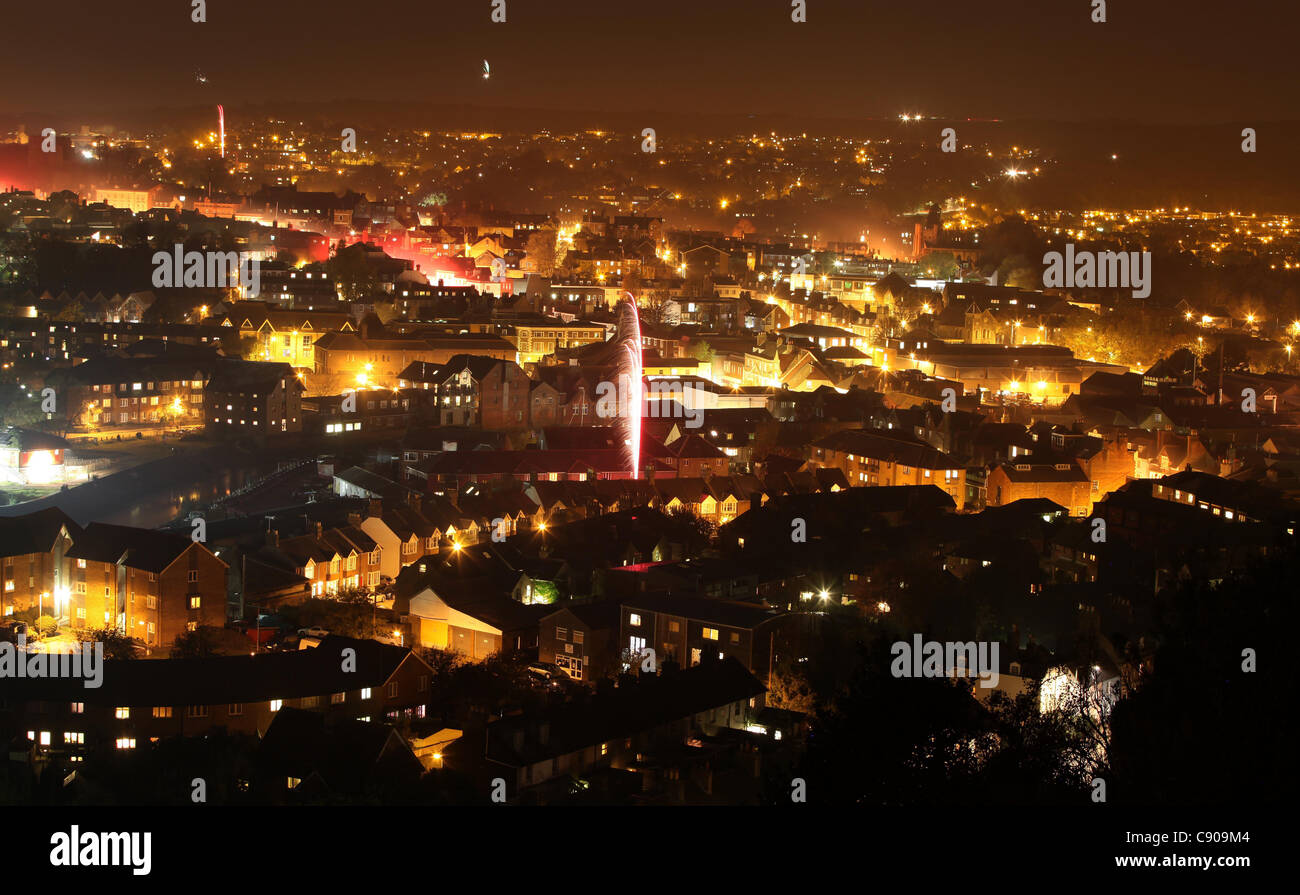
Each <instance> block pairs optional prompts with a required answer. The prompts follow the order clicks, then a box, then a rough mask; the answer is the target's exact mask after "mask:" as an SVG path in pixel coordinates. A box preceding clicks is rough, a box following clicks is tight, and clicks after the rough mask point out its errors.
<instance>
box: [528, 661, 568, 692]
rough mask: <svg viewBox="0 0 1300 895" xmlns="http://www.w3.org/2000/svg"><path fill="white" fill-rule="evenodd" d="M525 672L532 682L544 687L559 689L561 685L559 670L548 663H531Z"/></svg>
mask: <svg viewBox="0 0 1300 895" xmlns="http://www.w3.org/2000/svg"><path fill="white" fill-rule="evenodd" d="M526 672H527V674H528V677H529V678H530V679H531V680H532V681H533V682H535V683H537V684H541V685H543V686H546V687H559V686H562V684H563V680H562V675H561V673H560V669H559V668H557V667H556V666H554V665H552V664H551V663H549V662H533V663H532V664H531V665H529V666H528V668H527V669H526Z"/></svg>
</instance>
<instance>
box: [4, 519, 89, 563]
mask: <svg viewBox="0 0 1300 895" xmlns="http://www.w3.org/2000/svg"><path fill="white" fill-rule="evenodd" d="M65 527H66V528H67V530H68V533H69V534H70V535H72V537H73V538H74V540H75V539H76V538H78V537H80V535H81V526H79V525H77V523H75V522H73V521H72V519H71V518H70V517H69V516H68V515H67V514H66V513H64V512H63V511H62V510H60V509H59V508H58V507H49V508H47V509H44V510H38V511H37V512H35V513H28V514H26V515H24V516H11V517H8V518H0V556H23V555H25V554H28V553H48V552H50V551H51V550H53V549H54V540H55V538H57V537H58V536H59V532H60V531H61V530H62V529H63V528H65Z"/></svg>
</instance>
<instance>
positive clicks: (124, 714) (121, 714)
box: [115, 705, 131, 720]
mask: <svg viewBox="0 0 1300 895" xmlns="http://www.w3.org/2000/svg"><path fill="white" fill-rule="evenodd" d="M115 714H116V716H117V718H118V719H119V720H122V719H125V718H130V717H131V709H130V708H128V707H127V706H124V705H119V706H118V707H117V712H116V713H115Z"/></svg>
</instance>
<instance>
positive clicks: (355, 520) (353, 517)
mask: <svg viewBox="0 0 1300 895" xmlns="http://www.w3.org/2000/svg"><path fill="white" fill-rule="evenodd" d="M348 525H355V526H358V527H359V526H360V525H361V514H360V513H348Z"/></svg>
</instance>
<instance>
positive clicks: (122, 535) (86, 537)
mask: <svg viewBox="0 0 1300 895" xmlns="http://www.w3.org/2000/svg"><path fill="white" fill-rule="evenodd" d="M191 547H198V549H200V550H206V549H207V548H206V547H204V546H202V545H201V544H196V542H195V541H193V540H191V539H190V538H187V537H183V536H182V535H176V534H170V533H167V532H162V531H151V530H149V529H146V528H131V527H129V526H125V525H108V524H105V523H103V522H92V523H90V524H89V525H87V526H86V528H85V529H84V530H83V531H82V532H81V534H80V535H79V536H77V538H76V539H75V540H74V541H73V543H72V549H71V550H69V551H68V556H69V557H70V558H71V559H89V560H94V561H96V562H107V563H116V562H119V561H121V562H123V563H124V564H125V565H126V566H128V567H129V568H132V569H141V570H143V571H146V572H161V571H163V570H164V569H166V568H167V567H168V566H170V565H171V564H172V563H174V562H175V561H176V560H177V559H178V558H179V557H180V555H181V554H183V553H184V552H185V551H186V550H189V549H190V548H191ZM214 555H215V554H214Z"/></svg>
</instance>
